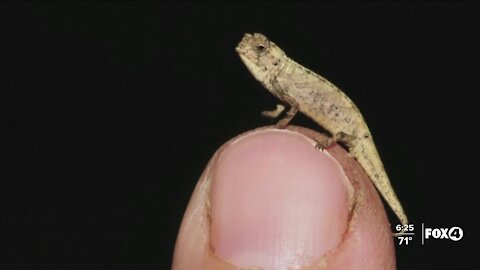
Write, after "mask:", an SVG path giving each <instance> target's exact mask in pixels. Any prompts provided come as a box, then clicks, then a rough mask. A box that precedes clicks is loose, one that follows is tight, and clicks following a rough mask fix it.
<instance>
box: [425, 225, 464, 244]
mask: <svg viewBox="0 0 480 270" xmlns="http://www.w3.org/2000/svg"><path fill="white" fill-rule="evenodd" d="M430 238H434V239H450V240H452V241H459V240H460V239H462V238H463V230H462V228H460V227H451V228H425V239H430Z"/></svg>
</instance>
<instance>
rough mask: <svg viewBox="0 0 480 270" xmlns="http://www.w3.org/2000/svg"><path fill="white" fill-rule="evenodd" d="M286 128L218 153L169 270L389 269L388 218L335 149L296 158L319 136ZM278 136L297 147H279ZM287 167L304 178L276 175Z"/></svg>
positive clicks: (249, 136)
mask: <svg viewBox="0 0 480 270" xmlns="http://www.w3.org/2000/svg"><path fill="white" fill-rule="evenodd" d="M289 129H292V130H293V131H289V130H284V131H281V132H279V130H278V129H269V128H263V129H258V130H254V131H251V132H248V133H246V134H242V135H240V136H239V137H237V138H234V139H233V140H231V141H229V142H227V143H226V144H225V145H224V146H222V147H221V148H220V149H219V151H217V153H216V154H215V155H214V157H212V160H211V161H210V162H209V165H208V166H207V168H206V170H205V172H204V173H203V175H202V177H201V178H200V180H199V182H198V184H197V186H196V188H195V191H194V193H193V194H192V197H191V200H190V203H189V206H188V208H187V210H186V212H185V215H184V219H183V221H182V225H181V229H180V231H179V235H178V238H177V244H176V248H175V254H174V263H173V268H172V269H175V270H178V269H239V268H241V267H262V268H263V269H287V267H295V268H296V269H300V268H301V267H302V266H303V267H304V268H302V269H395V255H394V250H393V242H392V237H391V235H390V230H389V226H388V220H387V219H386V215H385V212H384V209H383V205H382V203H381V201H380V198H379V197H378V194H377V193H376V191H375V189H374V188H373V185H372V184H371V183H370V181H369V180H368V177H366V175H365V173H364V172H363V170H362V169H361V168H360V167H359V166H358V164H357V163H356V162H355V161H354V160H353V159H352V158H351V157H349V156H348V155H347V153H346V152H345V151H344V150H343V149H341V148H340V147H338V146H334V147H332V148H330V149H328V151H325V153H322V152H320V151H318V150H315V152H314V153H311V154H314V155H315V156H316V157H312V156H308V154H305V152H303V153H302V151H303V150H301V148H302V147H303V146H305V143H307V144H308V143H311V145H310V146H309V148H310V149H314V144H315V141H314V140H311V139H310V138H309V137H312V136H313V137H317V136H321V135H318V134H315V133H312V131H309V130H305V129H299V128H296V127H290V128H289ZM279 134H281V135H286V136H287V137H292V136H293V138H294V139H295V140H297V139H299V138H301V137H303V138H302V139H303V140H304V141H303V142H296V143H293V144H290V143H288V142H286V141H285V140H289V139H288V138H286V137H283V136H280V139H281V140H284V141H283V142H280V143H279V142H278V139H279V136H278V135H279ZM305 134H307V135H306V136H305ZM290 139H292V138H290ZM242 143H243V145H241V144H242ZM268 144H271V145H268ZM299 144H300V145H299ZM282 145H283V147H286V148H283V147H282ZM302 145H303V146H302ZM272 146H273V147H272ZM278 151H280V152H278ZM305 151H307V152H308V150H305ZM282 152H283V154H282ZM285 153H287V155H285ZM253 156H256V158H255V157H253ZM299 156H303V158H299ZM262 157H263V159H262ZM292 157H295V158H293V159H292ZM319 157H321V158H320V160H318V158H319ZM259 158H260V159H259ZM272 158H274V159H275V158H276V159H277V160H276V161H275V160H273V162H272ZM242 159H243V160H242ZM266 159H270V160H266ZM279 160H283V161H288V162H287V163H283V166H282V165H281V164H278V161H279ZM295 160H296V161H298V162H299V163H295V162H296V161H295ZM332 162H333V163H332ZM272 163H273V165H275V163H276V165H277V166H278V165H280V166H279V168H275V167H270V165H272ZM329 163H330V165H328V164H329ZM269 164H270V165H269ZM285 164H287V165H285ZM322 164H323V165H322ZM310 165H311V166H310ZM322 166H323V167H322ZM249 168H250V169H249ZM253 168H255V169H253ZM292 168H293V169H295V168H297V169H298V170H297V173H299V174H297V176H298V175H302V174H301V173H305V172H309V173H307V175H305V174H303V175H302V176H301V177H300V178H301V179H303V180H301V181H299V180H298V179H297V180H296V181H293V182H292V181H289V180H288V179H291V178H292V177H283V176H287V175H288V173H291V172H292V171H291V170H292ZM328 168H330V169H332V168H334V170H330V169H328ZM335 168H337V171H336V172H335ZM259 169H260V170H263V173H265V175H263V176H261V177H260V178H257V177H258V175H259V174H260V173H259V171H258V170H259ZM315 171H316V172H319V171H321V172H323V173H324V174H325V175H329V174H330V175H329V176H328V177H323V180H321V179H322V177H321V174H320V176H319V175H315V174H313V175H311V174H312V173H311V172H315ZM272 173H273V174H275V175H274V177H271V176H272ZM309 174H310V176H312V177H311V178H308V177H309V176H308V175H309ZM269 175H270V177H269ZM325 175H324V176H325ZM342 177H344V178H342ZM305 179H307V180H305ZM315 179H317V181H316V180H315ZM318 180H319V181H318ZM292 183H293V184H292ZM300 183H301V185H300ZM334 194H336V195H334ZM332 195H334V196H332ZM282 196H283V199H282ZM278 199H280V200H279V201H278ZM353 201H354V202H355V203H352V202H353ZM329 225H332V227H328V226H329ZM252 251H253V252H252Z"/></svg>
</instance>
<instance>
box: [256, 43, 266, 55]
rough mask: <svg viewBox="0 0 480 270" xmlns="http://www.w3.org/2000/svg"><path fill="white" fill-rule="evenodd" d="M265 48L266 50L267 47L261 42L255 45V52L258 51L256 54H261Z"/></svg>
mask: <svg viewBox="0 0 480 270" xmlns="http://www.w3.org/2000/svg"><path fill="white" fill-rule="evenodd" d="M266 50H267V48H265V46H263V45H262V44H258V45H256V46H255V52H256V53H258V54H262V53H264V52H265V51H266Z"/></svg>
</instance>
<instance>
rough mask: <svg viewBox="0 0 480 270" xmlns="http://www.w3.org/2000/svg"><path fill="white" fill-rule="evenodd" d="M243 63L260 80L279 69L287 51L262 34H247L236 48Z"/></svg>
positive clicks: (263, 80)
mask: <svg viewBox="0 0 480 270" xmlns="http://www.w3.org/2000/svg"><path fill="white" fill-rule="evenodd" d="M235 49H236V51H237V52H238V54H239V55H240V58H241V59H242V61H243V63H245V65H246V66H247V68H248V69H249V70H250V72H251V73H252V74H253V76H255V78H256V79H257V80H259V81H260V82H265V80H266V78H267V77H268V74H270V73H271V72H273V71H274V70H276V69H278V68H279V67H280V66H281V65H282V64H283V61H284V59H285V53H284V52H283V51H282V50H281V49H280V48H279V47H278V46H277V45H275V43H273V42H271V41H270V40H268V38H267V37H265V36H264V35H262V34H258V33H255V34H253V35H252V34H248V33H247V34H245V35H244V36H243V38H242V40H241V41H240V43H238V46H237V47H236V48H235Z"/></svg>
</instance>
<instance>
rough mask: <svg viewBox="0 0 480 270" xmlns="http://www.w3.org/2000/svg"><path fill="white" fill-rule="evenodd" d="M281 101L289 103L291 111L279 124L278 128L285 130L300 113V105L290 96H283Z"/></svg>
mask: <svg viewBox="0 0 480 270" xmlns="http://www.w3.org/2000/svg"><path fill="white" fill-rule="evenodd" d="M281 99H282V100H283V101H285V102H286V103H288V105H290V109H289V110H288V112H287V113H286V114H285V117H283V118H282V119H281V120H280V121H278V122H277V125H276V126H277V128H281V129H284V128H285V127H286V126H288V124H289V123H290V121H292V119H293V117H295V115H296V114H297V113H298V103H297V102H296V101H295V100H294V99H293V98H292V97H290V96H288V95H282V96H281Z"/></svg>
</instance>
